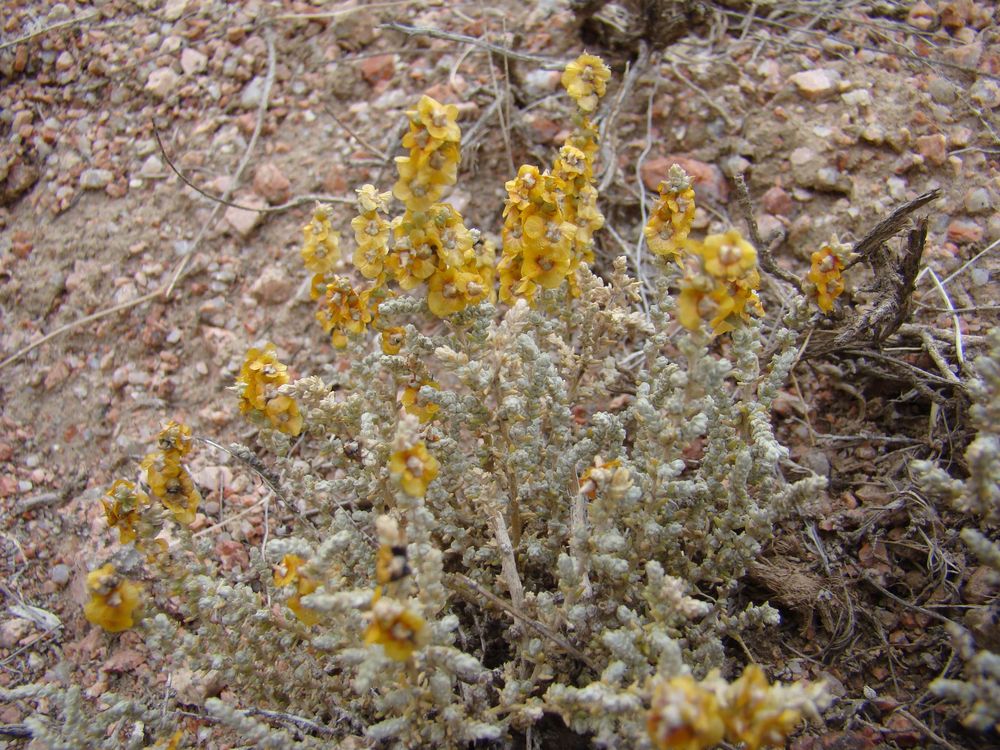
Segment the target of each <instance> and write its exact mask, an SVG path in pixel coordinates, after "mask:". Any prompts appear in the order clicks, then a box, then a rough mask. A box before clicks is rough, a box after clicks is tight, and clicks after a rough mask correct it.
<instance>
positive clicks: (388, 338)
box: [381, 326, 406, 354]
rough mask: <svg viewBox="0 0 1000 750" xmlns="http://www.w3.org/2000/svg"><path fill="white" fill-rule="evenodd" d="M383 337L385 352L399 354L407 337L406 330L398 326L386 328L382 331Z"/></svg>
mask: <svg viewBox="0 0 1000 750" xmlns="http://www.w3.org/2000/svg"><path fill="white" fill-rule="evenodd" d="M381 339H382V353H383V354H399V350H400V349H401V348H402V347H403V341H404V340H405V339H406V330H405V329H403V328H400V327H398V326H393V327H391V328H386V329H385V330H383V331H382V336H381Z"/></svg>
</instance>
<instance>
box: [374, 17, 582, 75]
mask: <svg viewBox="0 0 1000 750" xmlns="http://www.w3.org/2000/svg"><path fill="white" fill-rule="evenodd" d="M379 28H380V29H389V30H390V31H399V32H402V33H403V34H406V35H407V36H429V37H431V38H432V39H447V40H449V41H452V42H461V43H462V44H473V45H475V46H476V47H482V48H483V49H486V50H489V51H490V52H495V53H496V54H498V55H501V56H503V57H508V58H510V59H511V60H520V61H521V62H530V63H534V64H535V65H539V66H541V67H542V68H544V69H545V70H562V69H563V68H565V67H566V63H565V62H564V61H562V60H557V59H555V58H552V57H542V56H541V55H531V54H528V53H527V52H515V51H514V50H512V49H507V48H506V47H501V46H500V45H498V44H493V43H492V42H484V41H483V40H482V39H477V38H476V37H474V36H468V35H466V34H456V33H454V32H451V31H442V30H441V29H435V28H431V27H429V26H407V25H406V24H403V23H396V22H394V21H390V22H389V23H383V24H379Z"/></svg>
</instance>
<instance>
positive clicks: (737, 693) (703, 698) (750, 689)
mask: <svg viewBox="0 0 1000 750" xmlns="http://www.w3.org/2000/svg"><path fill="white" fill-rule="evenodd" d="M823 702H825V690H824V687H823V685H822V684H815V685H807V684H805V683H801V682H796V683H793V684H791V685H778V684H775V685H769V684H768V682H767V678H766V677H765V676H764V673H763V671H762V670H761V668H760V667H758V666H757V665H756V664H750V665H748V666H747V667H746V669H745V670H744V671H743V675H742V676H741V677H740V678H739V679H738V680H736V681H735V682H733V683H728V682H726V681H725V680H724V679H722V678H721V677H720V676H719V672H718V670H712V672H710V673H709V675H708V676H707V677H706V678H705V679H704V680H702V681H701V682H695V681H694V680H693V679H692V678H691V677H689V676H687V675H685V676H683V677H675V678H673V679H671V680H669V681H667V682H661V683H659V684H657V685H656V687H655V688H654V691H653V700H652V705H651V707H650V711H649V714H648V716H647V720H646V727H647V729H648V730H649V736H650V738H651V739H652V740H653V744H654V745H656V747H657V748H659V750H706V749H707V748H709V747H713V746H714V745H716V744H718V743H719V742H721V741H722V740H723V738H724V739H725V740H726V741H728V742H731V743H733V744H739V743H743V745H744V747H746V750H759V748H761V747H766V746H772V745H778V746H783V745H784V743H785V740H786V738H787V737H788V735H789V734H791V732H792V731H793V730H794V729H795V727H796V726H797V725H798V723H799V721H800V720H801V719H802V716H803V714H808V715H811V716H815V715H816V714H817V704H818V703H823Z"/></svg>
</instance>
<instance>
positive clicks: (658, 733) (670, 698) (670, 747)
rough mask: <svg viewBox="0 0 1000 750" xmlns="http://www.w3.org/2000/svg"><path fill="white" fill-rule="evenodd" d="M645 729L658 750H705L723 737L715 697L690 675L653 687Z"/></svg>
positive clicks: (724, 726) (723, 731) (721, 717)
mask: <svg viewBox="0 0 1000 750" xmlns="http://www.w3.org/2000/svg"><path fill="white" fill-rule="evenodd" d="M646 729H647V731H648V732H649V737H650V739H651V740H652V741H653V744H654V745H655V746H656V747H657V748H658V750H707V749H708V748H710V747H713V746H715V745H717V744H718V743H720V742H721V741H722V738H723V737H724V736H725V733H726V725H725V723H724V721H723V715H722V712H721V710H720V707H719V700H718V698H717V697H716V695H715V693H714V692H713V691H712V690H710V689H708V688H706V687H705V686H703V685H702V684H699V683H698V682H696V681H695V680H694V679H693V678H692V677H691V676H690V675H683V676H681V677H674V678H673V679H671V680H669V681H667V682H661V683H659V684H658V685H657V686H656V688H655V690H654V692H653V700H652V705H651V707H650V710H649V714H648V716H647V718H646Z"/></svg>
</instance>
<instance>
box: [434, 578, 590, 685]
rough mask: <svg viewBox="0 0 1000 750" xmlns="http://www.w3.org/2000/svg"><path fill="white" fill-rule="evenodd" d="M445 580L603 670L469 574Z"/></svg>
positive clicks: (476, 602)
mask: <svg viewBox="0 0 1000 750" xmlns="http://www.w3.org/2000/svg"><path fill="white" fill-rule="evenodd" d="M445 580H446V583H447V584H448V587H449V588H450V589H451V590H452V591H455V592H456V593H458V594H461V595H462V596H463V597H464V598H465V599H466V600H467V601H469V602H471V603H473V604H478V603H479V600H478V599H477V597H476V594H478V595H479V596H481V597H482V598H483V599H486V600H487V601H488V602H490V603H491V604H493V605H494V606H495V607H498V608H499V609H502V610H503V611H504V612H506V613H507V614H509V615H510V616H511V617H513V618H514V619H515V620H517V621H518V622H521V623H523V624H525V625H527V626H528V627H529V628H531V629H532V630H534V631H535V632H536V633H538V634H539V635H541V636H543V637H545V638H548V639H549V640H550V641H552V642H553V643H555V644H556V645H557V646H559V648H561V649H562V650H563V651H565V652H566V653H568V654H570V655H571V656H573V657H574V658H575V659H577V660H578V661H581V662H583V663H584V664H586V665H587V666H588V667H590V668H591V669H592V670H593V671H594V672H600V671H601V670H600V668H599V667H598V666H597V664H596V663H595V662H594V661H593V660H592V659H591V658H590V657H588V656H587V655H586V654H585V653H583V652H582V651H580V649H578V648H577V647H576V646H574V645H573V644H572V643H570V642H569V641H567V640H566V639H565V638H563V637H562V636H561V635H559V634H558V633H556V632H555V631H553V630H552V629H551V628H549V627H548V626H547V625H543V624H542V623H540V622H538V621H537V620H532V619H531V618H530V617H526V616H525V615H523V614H522V613H520V612H518V611H517V610H516V609H514V608H513V607H512V606H511V605H510V604H508V603H507V602H505V601H504V600H503V599H501V598H500V597H499V596H497V595H496V594H494V593H493V592H492V591H489V590H488V589H485V588H483V587H482V586H480V585H479V584H478V583H476V582H475V581H473V580H472V579H471V578H469V577H468V576H466V575H463V574H461V573H449V574H446V576H445Z"/></svg>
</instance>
